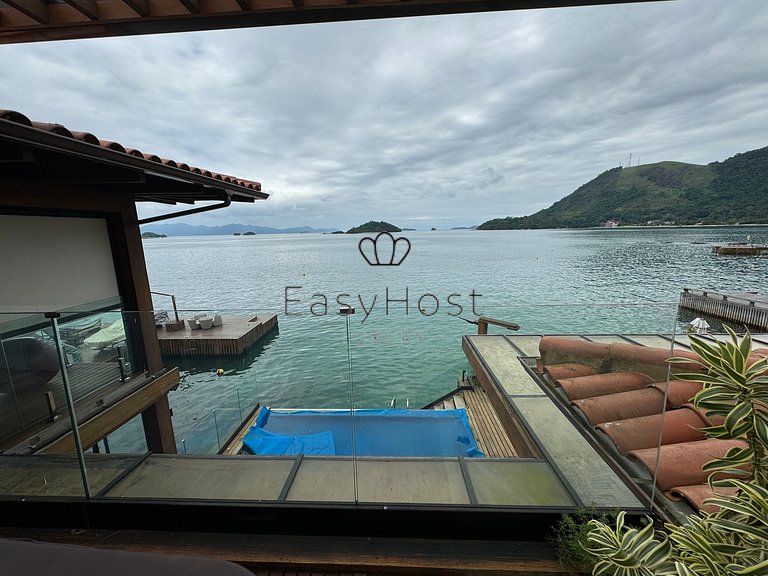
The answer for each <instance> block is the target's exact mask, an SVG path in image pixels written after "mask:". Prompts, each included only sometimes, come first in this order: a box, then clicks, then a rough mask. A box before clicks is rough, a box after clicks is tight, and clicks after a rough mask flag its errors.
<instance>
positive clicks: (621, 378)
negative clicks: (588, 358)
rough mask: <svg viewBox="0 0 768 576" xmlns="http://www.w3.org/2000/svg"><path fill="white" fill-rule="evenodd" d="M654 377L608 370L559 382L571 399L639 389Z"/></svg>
mask: <svg viewBox="0 0 768 576" xmlns="http://www.w3.org/2000/svg"><path fill="white" fill-rule="evenodd" d="M651 382H653V379H652V378H651V377H650V376H646V375H645V374H641V373H640V372H606V373H605V374H595V375H593V376H578V377H576V378H563V379H562V380H559V381H558V383H559V384H560V386H561V387H562V388H563V391H564V392H565V395H566V396H568V399H569V400H580V399H582V398H592V397H594V396H606V395H608V394H617V393H618V392H629V391H630V390H639V389H641V388H645V387H646V386H648V385H649V384H650V383H651Z"/></svg>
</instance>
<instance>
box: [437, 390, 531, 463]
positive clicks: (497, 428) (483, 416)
mask: <svg viewBox="0 0 768 576" xmlns="http://www.w3.org/2000/svg"><path fill="white" fill-rule="evenodd" d="M433 408H434V409H435V410H453V409H455V408H466V410H467V418H468V419H469V425H470V427H471V428H472V433H473V434H474V436H475V440H477V447H478V448H480V451H481V452H482V453H483V454H485V455H486V456H487V457H488V458H517V456H518V454H517V450H515V447H514V445H513V444H512V441H511V440H510V439H509V437H508V436H507V433H506V432H505V431H504V426H502V424H501V421H500V420H499V417H498V415H497V414H496V412H495V411H494V410H493V406H491V401H490V400H489V399H488V395H487V394H486V393H485V392H484V391H483V390H482V388H478V387H475V388H474V389H472V390H462V391H460V392H458V393H457V394H455V395H454V396H451V397H449V398H447V399H445V400H444V401H443V402H441V403H440V404H439V405H437V406H433Z"/></svg>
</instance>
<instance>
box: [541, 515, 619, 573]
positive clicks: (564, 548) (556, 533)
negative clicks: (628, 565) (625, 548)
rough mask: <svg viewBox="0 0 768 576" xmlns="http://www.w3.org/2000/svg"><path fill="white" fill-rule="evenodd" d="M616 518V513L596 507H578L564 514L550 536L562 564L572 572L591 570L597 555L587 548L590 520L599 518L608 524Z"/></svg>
mask: <svg viewBox="0 0 768 576" xmlns="http://www.w3.org/2000/svg"><path fill="white" fill-rule="evenodd" d="M615 519H616V513H611V514H609V513H607V512H597V511H595V509H594V507H592V508H578V509H577V510H576V512H574V513H573V514H563V515H562V516H561V517H560V521H559V522H558V523H557V526H555V528H554V529H553V533H552V536H551V538H550V540H551V541H552V542H553V543H554V545H555V553H556V554H557V559H558V561H559V562H560V564H561V565H562V566H563V567H564V568H567V569H568V572H569V573H570V574H583V573H585V572H591V571H592V568H594V566H595V557H594V556H593V555H592V554H590V553H589V552H587V550H586V545H587V536H588V535H589V531H590V524H589V521H590V520H599V521H600V522H602V523H605V524H607V523H608V522H613V521H614V520H615Z"/></svg>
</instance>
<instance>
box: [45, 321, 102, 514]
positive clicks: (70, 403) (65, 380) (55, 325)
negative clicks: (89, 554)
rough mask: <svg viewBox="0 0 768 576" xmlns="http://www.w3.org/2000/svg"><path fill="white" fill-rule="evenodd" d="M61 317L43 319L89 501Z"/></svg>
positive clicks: (89, 496)
mask: <svg viewBox="0 0 768 576" xmlns="http://www.w3.org/2000/svg"><path fill="white" fill-rule="evenodd" d="M60 316H61V314H59V313H58V312H46V313H45V317H46V318H48V319H50V321H51V328H52V329H53V341H54V342H55V343H56V351H57V352H58V355H59V366H60V369H61V382H62V384H63V385H64V395H65V397H66V399H67V407H68V408H69V421H70V423H71V424H72V438H73V439H74V441H75V451H76V452H77V461H78V462H79V463H80V476H81V477H82V480H83V490H84V492H85V499H86V500H90V499H91V489H90V486H89V484H88V471H87V470H86V468H85V456H84V455H83V444H82V442H81V440H80V429H79V428H78V425H77V414H76V413H75V401H74V400H73V398H72V390H71V389H70V387H69V376H68V375H67V359H66V357H65V356H64V347H63V346H62V345H61V339H60V338H59V321H58V318H59V317H60Z"/></svg>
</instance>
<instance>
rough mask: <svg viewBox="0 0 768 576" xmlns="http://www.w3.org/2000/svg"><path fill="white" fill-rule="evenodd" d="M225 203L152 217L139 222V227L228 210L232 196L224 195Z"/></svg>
mask: <svg viewBox="0 0 768 576" xmlns="http://www.w3.org/2000/svg"><path fill="white" fill-rule="evenodd" d="M224 196H225V197H224V198H223V202H222V203H221V204H213V205H211V206H199V207H197V208H190V209H189V210H181V211H179V212H171V213H170V214H162V215H160V216H152V217H151V218H142V219H141V220H139V226H142V225H144V224H150V223H152V222H160V221H161V220H170V219H171V218H179V217H180V216H189V215H191V214H200V213H201V212H210V211H212V210H218V209H219V208H226V207H227V206H229V205H230V204H232V195H231V194H230V193H229V192H225V193H224Z"/></svg>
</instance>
